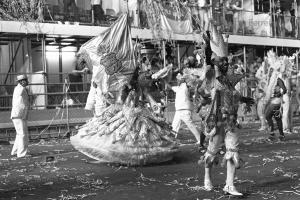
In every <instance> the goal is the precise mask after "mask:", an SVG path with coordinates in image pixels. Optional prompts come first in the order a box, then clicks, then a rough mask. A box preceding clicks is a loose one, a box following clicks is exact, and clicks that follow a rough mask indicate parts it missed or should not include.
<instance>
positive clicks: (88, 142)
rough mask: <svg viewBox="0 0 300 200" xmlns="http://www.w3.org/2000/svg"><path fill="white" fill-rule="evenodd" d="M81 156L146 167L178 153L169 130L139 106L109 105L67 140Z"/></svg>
mask: <svg viewBox="0 0 300 200" xmlns="http://www.w3.org/2000/svg"><path fill="white" fill-rule="evenodd" d="M71 143H72V145H73V146H74V147H75V148H76V149H77V150H79V151H80V152H82V153H83V154H85V155H87V156H89V157H91V158H94V159H96V160H99V161H103V162H110V163H120V164H127V165H146V164H149V163H160V162H165V161H168V160H171V159H172V158H173V156H174V153H176V152H177V151H178V145H177V143H176V142H175V139H174V138H173V137H172V133H171V128H170V127H169V126H168V124H167V123H165V122H164V121H163V120H162V119H161V118H158V117H156V116H154V115H153V114H152V113H151V112H150V111H149V110H148V109H146V108H143V107H129V106H127V105H117V104H116V105H111V106H109V107H108V108H107V109H106V110H105V111H104V112H103V114H102V115H101V116H100V117H96V118H93V119H91V120H90V121H89V122H87V123H86V124H85V125H84V126H82V127H81V128H80V129H79V131H78V134H77V135H75V136H72V137H71Z"/></svg>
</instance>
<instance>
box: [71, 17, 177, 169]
mask: <svg viewBox="0 0 300 200" xmlns="http://www.w3.org/2000/svg"><path fill="white" fill-rule="evenodd" d="M112 38H113V39H114V40H112ZM136 50H137V48H136V46H134V45H133V44H132V41H131V36H130V29H129V27H128V17H127V15H124V16H122V17H120V18H119V20H118V21H117V22H116V23H115V24H113V25H112V26H111V27H110V28H109V29H108V31H105V32H104V33H102V34H101V35H100V36H98V37H96V38H93V39H92V40H91V41H89V42H88V43H87V44H85V45H83V47H82V49H81V50H80V51H79V54H83V56H84V57H85V58H86V59H90V60H91V61H90V62H88V63H92V64H93V67H98V69H99V70H96V71H98V74H97V75H93V77H94V80H93V81H95V82H96V83H97V85H98V86H99V87H101V92H102V98H108V96H109V95H107V94H108V93H109V94H111V93H116V91H117V93H118V95H116V98H114V99H115V100H114V99H113V100H112V99H110V100H109V99H104V100H105V101H107V102H111V104H110V105H108V107H107V108H104V109H103V108H102V112H100V113H98V114H97V116H95V117H94V118H92V119H91V120H90V121H88V122H87V123H86V124H85V125H83V126H82V127H81V128H80V129H79V130H78V133H77V134H76V135H75V136H72V137H71V138H70V139H71V144H72V145H73V146H74V148H76V149H77V150H78V151H80V152H82V153H83V154H85V155H87V156H89V157H91V158H93V159H96V160H98V161H100V162H109V163H120V164H127V165H146V164H149V163H160V162H165V161H168V160H171V159H172V158H173V156H174V154H175V153H176V152H177V151H178V144H177V142H176V140H175V139H174V136H173V134H172V129H171V126H170V125H169V124H168V123H167V122H166V121H165V119H164V118H162V117H160V116H159V115H157V114H156V113H155V112H154V111H155V110H157V107H158V106H159V105H158V104H157V103H156V101H155V100H154V98H153V97H152V96H151V93H150V91H151V90H150V89H149V88H151V87H152V86H153V85H154V84H153V81H152V80H151V78H149V77H147V76H143V75H142V74H141V73H139V67H138V60H137V59H136V58H137V56H136V52H137V51H136ZM98 86H97V87H98ZM98 89H99V88H98ZM96 100H97V99H96ZM91 102H92V101H91ZM147 105H150V107H149V106H147Z"/></svg>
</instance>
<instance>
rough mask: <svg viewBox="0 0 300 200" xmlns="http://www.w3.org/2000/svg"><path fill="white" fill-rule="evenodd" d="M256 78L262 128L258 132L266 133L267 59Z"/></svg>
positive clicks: (258, 112) (258, 113) (258, 111)
mask: <svg viewBox="0 0 300 200" xmlns="http://www.w3.org/2000/svg"><path fill="white" fill-rule="evenodd" d="M255 77H256V78H257V79H258V87H257V89H256V100H257V115H258V117H259V120H260V128H259V129H258V131H264V130H265V129H266V128H267V125H266V117H265V107H266V105H265V95H266V93H265V91H266V87H267V78H268V60H267V58H265V60H264V62H263V63H262V65H261V66H260V67H259V69H258V70H257V72H256V74H255Z"/></svg>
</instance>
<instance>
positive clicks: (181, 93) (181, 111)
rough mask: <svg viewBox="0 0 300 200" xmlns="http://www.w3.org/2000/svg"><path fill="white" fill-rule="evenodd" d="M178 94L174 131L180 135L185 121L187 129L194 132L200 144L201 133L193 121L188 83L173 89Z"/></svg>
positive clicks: (173, 124)
mask: <svg viewBox="0 0 300 200" xmlns="http://www.w3.org/2000/svg"><path fill="white" fill-rule="evenodd" d="M172 90H173V91H174V92H175V93H176V97H175V109H176V112H175V116H174V119H173V123H172V128H173V131H175V132H176V133H178V131H179V129H180V125H181V121H183V122H184V123H185V124H186V125H187V127H188V128H189V129H190V131H192V133H193V134H194V136H195V138H196V139H197V141H198V142H200V133H199V131H198V129H197V127H196V126H195V124H194V123H193V121H192V102H191V101H190V99H189V91H188V87H187V84H186V83H181V84H180V86H174V87H172Z"/></svg>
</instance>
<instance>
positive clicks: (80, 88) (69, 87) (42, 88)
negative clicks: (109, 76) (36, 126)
mask: <svg viewBox="0 0 300 200" xmlns="http://www.w3.org/2000/svg"><path fill="white" fill-rule="evenodd" d="M26 74H27V76H28V77H29V80H30V81H31V80H32V79H33V78H32V77H33V76H34V75H37V73H26ZM70 74H72V73H57V74H47V75H46V74H40V75H41V76H43V81H40V82H38V83H36V82H34V81H33V82H32V83H30V82H29V86H28V87H29V91H30V94H31V109H51V108H56V107H61V106H63V105H64V104H65V103H67V102H68V103H69V104H71V105H69V106H70V107H83V106H84V105H85V102H86V99H87V95H88V92H89V88H90V79H91V78H90V75H88V74H82V77H81V80H80V81H77V82H72V80H70V78H69V77H70ZM6 75H7V74H1V73H0V77H4V76H6ZM8 75H9V78H8V80H11V81H10V82H9V83H6V84H0V111H1V110H2V111H5V110H10V109H11V107H12V97H13V90H14V87H15V86H16V82H15V81H12V80H16V76H17V75H18V74H16V73H10V74H8ZM55 79H57V82H55ZM59 79H62V80H63V81H59ZM1 80H2V79H1ZM39 80H41V79H39ZM48 80H49V82H48ZM51 80H52V81H51ZM50 81H51V82H50ZM70 99H71V100H70ZM66 100H69V101H66Z"/></svg>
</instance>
